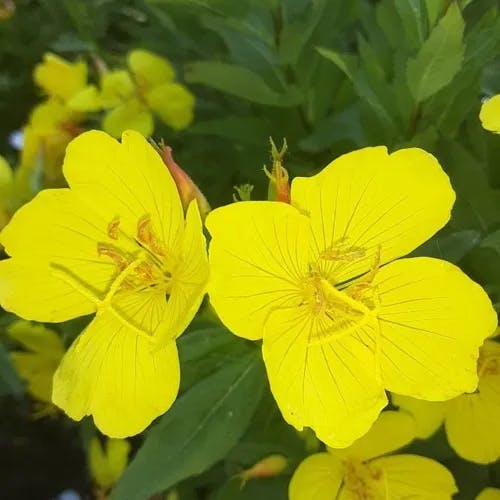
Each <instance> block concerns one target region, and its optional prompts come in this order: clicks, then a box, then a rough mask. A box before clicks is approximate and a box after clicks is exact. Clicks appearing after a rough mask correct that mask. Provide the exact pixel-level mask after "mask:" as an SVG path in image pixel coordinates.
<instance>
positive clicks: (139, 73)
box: [127, 49, 175, 88]
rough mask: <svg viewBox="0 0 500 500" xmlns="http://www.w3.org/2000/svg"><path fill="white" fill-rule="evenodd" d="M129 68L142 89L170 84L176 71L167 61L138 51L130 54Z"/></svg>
mask: <svg viewBox="0 0 500 500" xmlns="http://www.w3.org/2000/svg"><path fill="white" fill-rule="evenodd" d="M127 62H128V67H129V68H130V71H131V72H132V74H133V75H134V78H135V80H136V81H137V84H138V85H139V87H141V88H149V87H153V86H155V85H160V84H162V83H170V82H172V81H173V80H174V78H175V71H174V68H173V67H172V65H171V64H170V63H169V62H168V61H167V59H165V58H163V57H160V56H158V55H156V54H153V53H152V52H149V51H147V50H141V49H136V50H132V51H130V52H129V53H128V56H127Z"/></svg>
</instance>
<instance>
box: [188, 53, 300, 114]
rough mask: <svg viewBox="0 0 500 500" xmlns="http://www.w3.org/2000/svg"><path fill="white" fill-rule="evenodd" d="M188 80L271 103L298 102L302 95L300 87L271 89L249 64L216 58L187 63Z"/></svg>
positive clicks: (286, 103)
mask: <svg viewBox="0 0 500 500" xmlns="http://www.w3.org/2000/svg"><path fill="white" fill-rule="evenodd" d="M186 80H187V81H188V82H189V83H199V84H202V85H207V86H209V87H212V88H215V89H217V90H220V91H221V92H225V93H227V94H232V95H235V96H237V97H241V98H242V99H247V100H248V101H251V102H256V103H258V104H266V105H268V106H284V107H286V106H295V105H297V104H298V103H299V102H300V101H301V100H302V96H301V94H300V92H299V91H298V89H297V88H295V87H288V89H287V90H286V91H285V92H283V93H280V92H276V91H275V90H273V89H271V88H270V87H269V86H268V85H267V84H266V83H265V82H264V80H263V79H262V78H261V77H260V76H259V75H257V74H256V73H254V72H253V71H250V70H249V69H247V68H244V67H243V66H237V65H235V64H228V63H222V62H217V61H200V62H196V63H192V64H190V65H189V66H187V67H186Z"/></svg>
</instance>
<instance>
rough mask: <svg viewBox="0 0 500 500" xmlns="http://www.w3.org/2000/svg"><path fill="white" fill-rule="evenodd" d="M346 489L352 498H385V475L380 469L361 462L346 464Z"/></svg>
mask: <svg viewBox="0 0 500 500" xmlns="http://www.w3.org/2000/svg"><path fill="white" fill-rule="evenodd" d="M344 471H345V472H344V474H345V475H344V488H345V489H346V490H347V491H349V492H350V493H351V495H352V498H359V499H360V500H377V499H379V498H386V497H385V494H384V493H385V491H384V490H385V487H384V473H383V470H382V469H381V468H380V467H377V466H375V465H374V464H371V463H366V462H361V461H359V460H348V461H346V462H345V463H344Z"/></svg>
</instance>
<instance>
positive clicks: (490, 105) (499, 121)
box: [479, 94, 500, 134]
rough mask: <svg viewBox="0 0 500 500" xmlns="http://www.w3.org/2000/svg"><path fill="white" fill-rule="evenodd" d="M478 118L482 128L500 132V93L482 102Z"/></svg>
mask: <svg viewBox="0 0 500 500" xmlns="http://www.w3.org/2000/svg"><path fill="white" fill-rule="evenodd" d="M479 118H480V120H481V124H482V125H483V128H485V129H486V130H489V131H490V132H495V133H496V134H500V94H498V95H496V96H493V97H492V98H491V99H488V100H487V101H485V102H484V103H483V105H482V106H481V112H480V113H479Z"/></svg>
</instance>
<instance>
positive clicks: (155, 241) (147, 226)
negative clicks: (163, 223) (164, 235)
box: [137, 214, 166, 256]
mask: <svg viewBox="0 0 500 500" xmlns="http://www.w3.org/2000/svg"><path fill="white" fill-rule="evenodd" d="M137 240H138V241H139V242H140V243H142V244H143V245H145V246H146V247H147V248H148V249H149V250H151V251H152V252H154V253H155V254H156V255H160V256H165V255H166V251H165V246H164V244H163V242H162V241H161V240H160V239H159V238H158V236H157V235H156V232H155V230H154V228H153V224H152V222H151V216H150V215H149V214H146V215H143V216H142V217H141V218H140V219H139V221H138V223H137Z"/></svg>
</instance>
